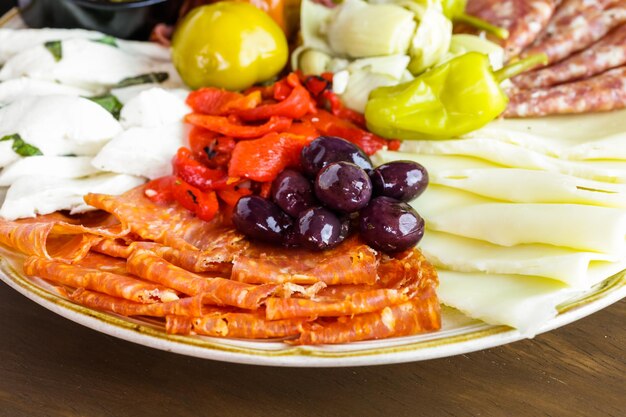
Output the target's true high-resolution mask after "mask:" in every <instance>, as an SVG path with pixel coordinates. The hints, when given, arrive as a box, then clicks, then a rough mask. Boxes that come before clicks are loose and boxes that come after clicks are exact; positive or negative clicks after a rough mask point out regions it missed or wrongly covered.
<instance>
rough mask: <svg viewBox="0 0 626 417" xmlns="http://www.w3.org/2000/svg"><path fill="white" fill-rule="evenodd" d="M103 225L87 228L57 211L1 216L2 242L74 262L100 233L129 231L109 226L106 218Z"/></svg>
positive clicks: (87, 249) (27, 252) (48, 257)
mask: <svg viewBox="0 0 626 417" xmlns="http://www.w3.org/2000/svg"><path fill="white" fill-rule="evenodd" d="M102 224H103V226H98V225H97V224H93V225H92V226H91V227H87V226H83V225H81V224H79V223H78V221H77V220H75V219H72V218H69V217H66V216H63V215H62V214H58V213H53V214H51V215H46V216H39V217H36V218H33V219H22V220H17V221H7V220H2V219H0V244H3V245H5V246H8V247H10V248H12V249H15V250H17V251H19V252H21V253H24V254H26V255H34V256H39V257H44V258H47V259H53V258H54V259H61V260H65V261H75V260H77V259H80V258H82V257H84V256H86V255H87V253H88V252H89V248H90V247H91V246H92V245H94V244H95V243H97V242H98V241H99V239H100V236H109V237H117V236H121V235H124V234H126V233H127V231H126V230H124V229H123V228H122V227H120V226H119V225H118V226H110V225H109V224H108V222H107V221H105V220H103V221H102Z"/></svg>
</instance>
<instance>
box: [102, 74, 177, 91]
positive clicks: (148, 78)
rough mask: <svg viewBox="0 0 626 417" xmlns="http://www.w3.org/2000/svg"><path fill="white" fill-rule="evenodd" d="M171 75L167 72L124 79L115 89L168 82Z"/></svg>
mask: <svg viewBox="0 0 626 417" xmlns="http://www.w3.org/2000/svg"><path fill="white" fill-rule="evenodd" d="M169 77H170V75H169V74H168V73H167V72H150V73H148V74H143V75H138V76H136V77H130V78H124V79H123V80H122V81H120V82H119V83H117V85H116V86H115V87H113V88H124V87H131V86H133V85H141V84H159V83H162V82H163V81H166V80H167V79H168V78H169Z"/></svg>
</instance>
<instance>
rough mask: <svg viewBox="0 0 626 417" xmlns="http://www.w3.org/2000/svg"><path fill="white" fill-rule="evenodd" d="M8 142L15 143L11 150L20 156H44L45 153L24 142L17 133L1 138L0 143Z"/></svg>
mask: <svg viewBox="0 0 626 417" xmlns="http://www.w3.org/2000/svg"><path fill="white" fill-rule="evenodd" d="M8 140H12V141H13V145H12V146H11V148H12V149H13V151H14V152H15V153H16V154H18V155H19V156H34V155H43V153H42V152H41V151H40V150H39V148H38V147H36V146H33V145H31V144H29V143H26V142H24V140H23V139H22V137H21V136H20V135H19V134H17V133H15V134H13V135H7V136H3V137H2V138H0V142H5V141H8Z"/></svg>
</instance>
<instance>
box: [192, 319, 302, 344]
mask: <svg viewBox="0 0 626 417" xmlns="http://www.w3.org/2000/svg"><path fill="white" fill-rule="evenodd" d="M304 323H305V321H304V320H302V319H291V320H266V319H265V318H264V317H263V316H262V315H261V314H254V313H225V314H221V313H213V314H207V315H204V316H202V317H197V318H194V319H193V321H192V325H193V331H194V332H195V333H196V334H201V335H205V336H219V337H233V338H242V339H269V338H278V337H289V336H295V335H298V334H300V331H301V329H302V326H303V324H304Z"/></svg>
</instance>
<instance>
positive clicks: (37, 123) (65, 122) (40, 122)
mask: <svg viewBox="0 0 626 417" xmlns="http://www.w3.org/2000/svg"><path fill="white" fill-rule="evenodd" d="M121 131H122V126H121V125H120V124H119V122H118V121H117V120H115V118H114V117H113V116H111V114H110V113H109V112H108V111H106V110H105V109H104V108H102V107H101V106H100V105H98V104H96V103H94V102H92V101H91V100H87V99H85V98H81V97H70V96H44V97H24V98H22V99H20V100H17V101H14V102H13V103H11V104H9V105H7V106H5V107H2V108H0V138H1V137H3V136H5V135H13V134H15V133H17V134H19V135H20V136H21V138H22V139H23V140H24V141H25V142H26V143H28V144H30V145H33V146H36V147H37V148H39V149H40V150H41V152H42V153H43V154H44V155H46V156H55V155H72V154H73V155H95V154H96V153H97V152H98V151H99V150H100V148H102V146H103V145H104V143H106V142H107V141H108V140H110V139H111V138H113V137H114V136H116V135H118V134H119V133H120V132H121ZM11 145H12V144H11V142H10V141H4V142H0V166H6V165H7V164H8V163H10V162H13V161H15V160H17V159H18V158H19V156H18V155H17V154H16V153H15V152H13V151H12V150H11Z"/></svg>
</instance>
